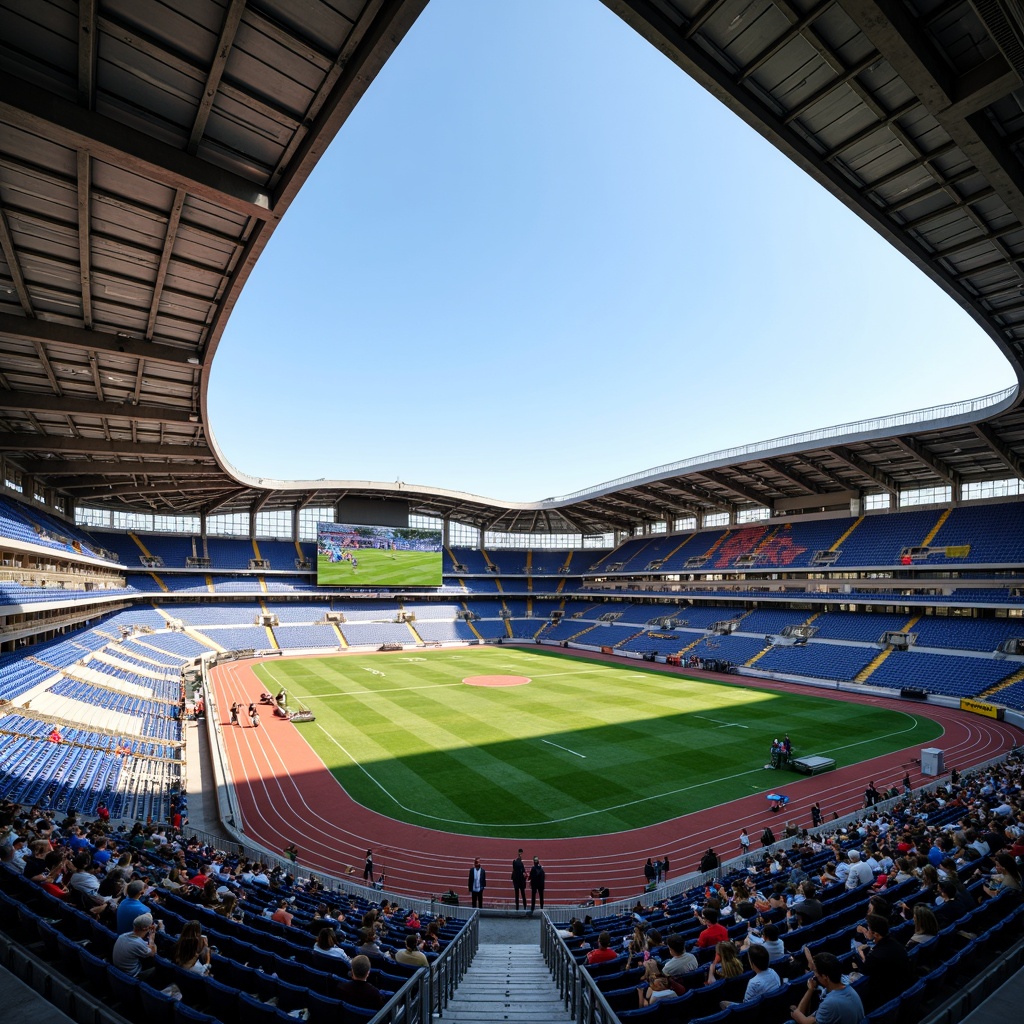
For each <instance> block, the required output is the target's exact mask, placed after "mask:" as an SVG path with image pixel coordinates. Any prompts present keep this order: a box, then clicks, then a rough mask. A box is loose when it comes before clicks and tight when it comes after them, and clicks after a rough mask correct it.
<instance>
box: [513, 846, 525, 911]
mask: <svg viewBox="0 0 1024 1024" xmlns="http://www.w3.org/2000/svg"><path fill="white" fill-rule="evenodd" d="M512 890H513V891H514V892H515V895H516V910H518V909H519V897H520V896H522V897H523V910H525V909H526V868H525V867H524V866H523V851H522V850H520V851H519V852H518V853H517V854H516V859H515V860H514V861H512Z"/></svg>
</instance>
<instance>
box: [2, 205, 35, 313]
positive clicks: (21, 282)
mask: <svg viewBox="0 0 1024 1024" xmlns="http://www.w3.org/2000/svg"><path fill="white" fill-rule="evenodd" d="M0 251H3V254H4V260H5V262H6V263H7V269H8V270H9V271H10V272H11V281H12V282H13V283H14V290H15V291H16V292H17V293H18V301H19V302H20V303H21V308H22V309H23V310H24V311H25V316H27V317H29V316H35V315H36V313H35V309H33V308H32V297H31V296H30V295H29V293H28V287H27V286H26V284H25V275H24V274H23V273H22V272H21V262H20V261H19V259H18V251H17V249H15V247H14V239H13V238H12V237H11V228H10V225H9V224H8V223H7V214H6V213H4V208H3V206H0Z"/></svg>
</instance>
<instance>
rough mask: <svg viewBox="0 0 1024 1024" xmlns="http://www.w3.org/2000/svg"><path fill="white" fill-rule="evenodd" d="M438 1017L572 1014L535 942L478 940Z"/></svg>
mask: <svg viewBox="0 0 1024 1024" xmlns="http://www.w3.org/2000/svg"><path fill="white" fill-rule="evenodd" d="M444 1018H445V1020H447V1021H455V1022H457V1024H497V1022H499V1021H512V1022H513V1024H516V1022H518V1024H534V1022H536V1024H549V1022H550V1024H558V1022H560V1021H564V1022H568V1021H571V1020H572V1017H571V1015H570V1014H569V1011H568V1010H566V1009H565V1006H564V1004H563V1002H562V998H561V997H560V996H559V994H558V989H557V988H556V987H555V983H554V982H553V981H552V980H551V972H550V971H549V970H548V967H547V964H545V963H544V957H543V956H541V952H540V949H539V947H538V946H537V944H536V943H532V944H530V945H496V944H495V945H481V946H480V948H479V949H478V950H477V954H476V956H475V957H474V958H473V963H472V964H471V965H470V968H469V970H468V971H466V975H465V977H464V978H463V979H462V981H461V982H460V983H459V987H458V989H456V992H455V998H454V999H452V1001H451V1002H450V1003H449V1004H448V1006H447V1008H446V1009H445V1011H444Z"/></svg>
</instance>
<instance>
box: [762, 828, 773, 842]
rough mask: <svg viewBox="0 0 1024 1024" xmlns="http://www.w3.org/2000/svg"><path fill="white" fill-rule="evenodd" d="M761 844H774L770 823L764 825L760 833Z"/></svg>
mask: <svg viewBox="0 0 1024 1024" xmlns="http://www.w3.org/2000/svg"><path fill="white" fill-rule="evenodd" d="M761 845H762V846H774V845H775V833H774V832H773V831H772V827H771V825H765V827H764V831H763V832H762V833H761Z"/></svg>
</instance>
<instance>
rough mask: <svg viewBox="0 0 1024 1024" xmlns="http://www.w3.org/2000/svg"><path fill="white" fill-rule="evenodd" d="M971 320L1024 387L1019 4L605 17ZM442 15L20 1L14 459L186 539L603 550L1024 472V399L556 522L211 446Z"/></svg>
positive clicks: (6, 390)
mask: <svg viewBox="0 0 1024 1024" xmlns="http://www.w3.org/2000/svg"><path fill="white" fill-rule="evenodd" d="M605 2H606V4H607V6H608V7H610V8H611V9H612V10H613V11H615V12H617V13H618V14H619V15H621V16H622V17H623V18H624V19H625V20H626V21H627V22H628V23H629V24H630V25H632V26H633V27H634V28H635V29H636V30H637V31H638V32H640V33H641V34H642V35H643V36H645V37H646V38H647V39H649V40H650V41H651V42H652V44H653V45H655V46H657V47H658V48H659V49H660V50H661V51H663V52H664V53H666V54H667V55H668V56H669V57H670V58H671V59H672V60H674V61H675V62H676V63H677V64H678V65H679V66H680V67H681V68H682V69H683V70H684V71H686V72H687V73H689V74H691V75H692V76H694V77H695V78H696V79H697V80H698V81H699V82H701V83H702V84H703V85H704V86H706V87H707V88H708V89H710V90H711V91H712V92H713V93H714V94H715V95H716V96H718V97H719V98H720V99H721V100H722V101H723V102H724V103H725V104H726V105H727V106H729V107H730V108H731V109H733V110H734V111H736V112H737V113H738V114H739V115H740V116H741V117H743V118H744V119H745V120H746V121H747V122H748V123H750V124H751V125H752V126H754V127H755V128H756V129H757V130H758V131H759V132H761V133H762V134H763V135H765V136H766V137H767V138H768V139H770V140H771V141H772V142H773V143H774V144H775V145H776V146H778V147H779V148H780V149H781V150H782V151H783V152H785V153H786V154H787V155H789V156H790V157H791V158H792V159H793V160H794V161H795V162H797V163H798V164H799V165H800V166H801V167H803V168H804V169H805V170H806V171H807V172H808V173H809V174H811V175H812V176H813V177H814V178H815V179H816V180H818V181H819V182H821V183H822V184H823V185H824V186H825V187H826V188H828V189H829V190H830V191H832V192H833V193H834V194H836V195H837V196H838V197H839V198H840V199H841V200H842V201H844V202H845V203H846V204H847V205H848V206H850V207H851V208H852V209H853V210H854V211H855V212H857V213H858V214H859V215H860V216H861V217H863V218H864V219H865V220H866V221H867V222H868V223H870V224H871V225H872V226H873V227H874V228H875V229H876V230H877V231H879V232H880V233H881V234H883V235H884V236H885V237H886V238H887V239H889V240H890V241H891V242H892V243H893V244H894V245H896V247H897V248H899V249H900V250H901V251H902V252H904V253H905V254H906V255H907V256H908V257H909V258H910V259H911V260H913V261H914V262H915V264H917V266H919V267H920V268H921V270H922V271H923V272H925V273H926V274H928V275H929V276H930V277H931V278H933V280H935V281H936V282H937V283H938V284H939V285H940V286H941V287H942V288H943V289H945V290H946V291H947V292H948V293H949V294H950V295H952V296H953V297H954V298H955V299H956V300H957V301H958V302H959V303H960V304H961V305H962V306H963V307H964V308H965V309H966V310H967V311H968V312H969V313H970V314H971V315H972V316H973V317H974V319H975V320H976V321H977V322H978V323H979V324H980V325H981V327H982V328H983V329H984V330H985V331H986V332H987V333H988V334H989V336H990V337H991V338H992V340H993V342H994V343H995V344H997V345H998V346H999V347H1000V348H1001V350H1002V351H1003V352H1004V353H1005V354H1006V356H1007V357H1008V358H1009V360H1010V362H1011V364H1012V365H1013V368H1014V370H1015V372H1016V374H1017V376H1018V379H1021V377H1022V373H1024V270H1022V264H1021V260H1022V258H1024V165H1022V163H1021V159H1020V147H1021V144H1022V143H1024V91H1022V78H1024V24H1022V22H1021V12H1020V9H1019V7H1018V6H1017V5H1016V4H1015V3H1013V2H1011V0H976V2H974V3H967V2H962V3H958V2H951V3H938V2H935V3H931V2H917V3H897V2H892V0H886V2H882V3H878V2H871V0H839V2H835V3H833V2H828V0H825V2H816V3H814V2H789V0H711V2H704V3H701V2H698V0H605ZM425 5H426V0H390V2H389V0H368V2H367V0H333V2H331V3H327V2H317V0H304V2H303V3H301V4H300V3H296V2H294V0H222V2H215V0H174V2H173V3H171V2H167V3H162V2H157V0H81V2H79V3H76V2H74V0H37V2H33V3H28V2H25V0H21V2H17V0H0V452H2V453H3V454H4V456H5V457H6V458H7V459H9V460H10V462H11V463H13V464H15V465H17V466H19V467H20V468H21V469H22V470H23V472H24V473H25V474H26V476H27V477H29V478H31V480H32V482H33V484H34V485H35V486H36V488H37V489H40V488H41V489H52V490H53V491H54V492H56V493H59V494H64V495H66V496H69V497H72V498H74V500H75V501H78V502H80V503H86V504H100V505H104V506H108V507H117V508H123V509H133V510H141V511H156V512H161V513H186V512H207V513H210V512H214V511H218V512H228V511H260V510H267V511H269V510H273V509H279V508H295V507H305V506H307V505H310V504H317V505H326V504H331V503H333V502H336V501H338V500H340V499H341V498H343V497H382V498H383V497H387V498H396V497H397V498H402V499H404V500H407V501H408V502H409V504H410V508H411V509H413V510H415V511H421V512H424V513H430V514H435V515H442V516H450V517H452V518H454V519H457V520H460V521H463V522H467V523H471V524H475V525H479V526H484V527H487V528H490V529H494V530H524V531H544V530H551V531H556V532H562V531H571V532H576V531H581V532H584V533H593V532H603V531H605V530H608V529H613V528H615V529H631V528H633V527H635V526H637V525H639V524H642V523H645V522H649V521H652V520H660V519H672V518H677V517H680V516H686V515H690V514H697V515H702V514H704V513H706V512H709V511H733V510H735V509H737V508H743V507H749V506H751V505H766V506H768V507H772V508H776V509H778V508H782V507H786V505H787V503H789V505H790V506H791V505H792V504H793V503H794V502H796V503H799V500H800V499H806V503H807V504H808V506H811V505H813V504H814V503H815V502H816V501H817V500H818V498H819V496H820V499H821V502H820V503H821V505H822V506H825V505H828V504H834V503H835V502H836V501H840V500H842V498H843V495H844V494H846V493H847V492H850V493H858V492H863V491H864V490H879V489H881V490H889V491H895V490H898V489H902V488H906V487H915V486H938V485H945V484H951V483H960V482H969V481H975V480H984V479H992V478H997V477H1005V476H1022V474H1024V414H1022V413H1021V412H1019V411H1018V409H1017V393H1016V391H1013V392H1012V393H1006V394H1001V395H998V396H989V398H988V399H986V400H978V401H974V402H965V403H962V404H960V405H958V406H956V407H947V408H944V409H937V410H927V411H923V412H918V413H916V414H910V415H906V416H903V417H890V418H887V419H885V420H880V421H875V422H872V423H864V424H852V425H847V426H846V427H842V428H834V429H830V430H825V431H817V432H811V433H809V434H807V435H800V436H798V437H795V438H783V439H778V440H777V441H773V442H767V443H766V444H764V445H760V446H749V447H748V448H745V449H741V450H734V451H731V452H725V453H716V454H714V455H711V456H707V457H702V458H699V459H693V460H686V461H685V462H682V463H676V464H673V465H670V466H662V467H657V468H656V469H652V470H648V471H642V472H638V473H637V474H633V475H632V476H631V477H629V478H627V479H624V480H618V481H611V482H609V483H607V484H599V485H596V486H595V487H593V488H590V489H588V490H586V491H583V492H579V493H576V494H573V495H565V496H562V497H558V498H549V499H545V500H542V501H533V502H509V501H502V500H496V499H489V498H482V497H479V496H475V495H468V494H462V493H460V492H455V491H448V490H442V489H438V488H432V487H429V486H419V485H416V486H413V485H404V484H403V485H396V484H384V483H376V482H372V481H326V480H325V481H298V482H295V481H293V482H287V481H269V480H259V479H253V478H250V477H247V476H245V475H244V474H241V473H239V472H238V471H237V470H235V469H234V468H233V467H231V466H230V465H229V464H228V463H227V461H226V460H225V459H224V458H223V457H222V455H221V454H220V453H219V451H218V449H217V446H216V442H215V439H214V436H213V434H212V432H211V429H210V424H209V423H208V421H207V414H206V388H207V383H208V380H209V373H210V366H211V363H212V360H213V357H214V353H215V351H216V348H217V344H218V341H219V339H220V337H221V334H222V332H223V329H224V325H225V323H226V321H227V317H228V316H229V315H230V312H231V309H232V307H233V305H234V302H235V300H236V298H237V297H238V294H239V292H240V290H241V288H242V286H243V285H244V283H245V280H246V278H247V276H248V273H249V271H250V270H251V268H252V266H253V264H254V262H255V260H256V259H257V258H258V257H259V255H260V253H261V252H262V250H263V247H264V246H265V245H266V243H267V240H268V238H269V236H270V234H271V232H272V231H273V229H274V226H275V225H276V223H277V222H278V221H279V220H280V218H281V216H282V215H283V214H284V212H285V210H286V209H287V207H288V205H289V204H290V202H291V200H292V199H293V197H294V196H295V194H296V192H297V191H298V189H299V188H300V187H301V185H302V183H303V182H304V181H305V179H306V177H307V176H308V175H309V173H310V171H311V169H312V168H313V166H314V165H315V163H316V161H317V159H318V158H319V156H320V155H321V154H322V153H323V151H324V150H325V148H326V147H327V145H328V144H329V143H330V141H331V140H332V139H333V137H334V136H335V134H336V133H337V132H338V130H339V129H340V127H341V125H342V124H343V123H344V121H345V118H346V117H347V115H348V113H349V112H350V111H351V110H352V109H353V107H354V106H355V104H356V103H357V102H358V100H359V98H360V97H361V96H362V94H363V92H364V91H365V90H366V88H367V86H368V85H369V83H370V82H371V81H372V80H373V77H374V76H375V75H376V73H377V71H378V70H379V69H380V67H381V66H382V65H383V63H384V61H386V60H387V58H388V57H389V56H390V54H391V53H392V52H393V50H394V49H395V47H396V46H398V45H399V44H400V41H401V39H402V37H403V36H404V34H405V33H406V31H407V30H408V28H409V27H410V26H411V24H412V23H413V22H414V20H415V19H416V17H417V16H418V14H419V13H420V11H421V10H422V9H423V7H424V6H425Z"/></svg>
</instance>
